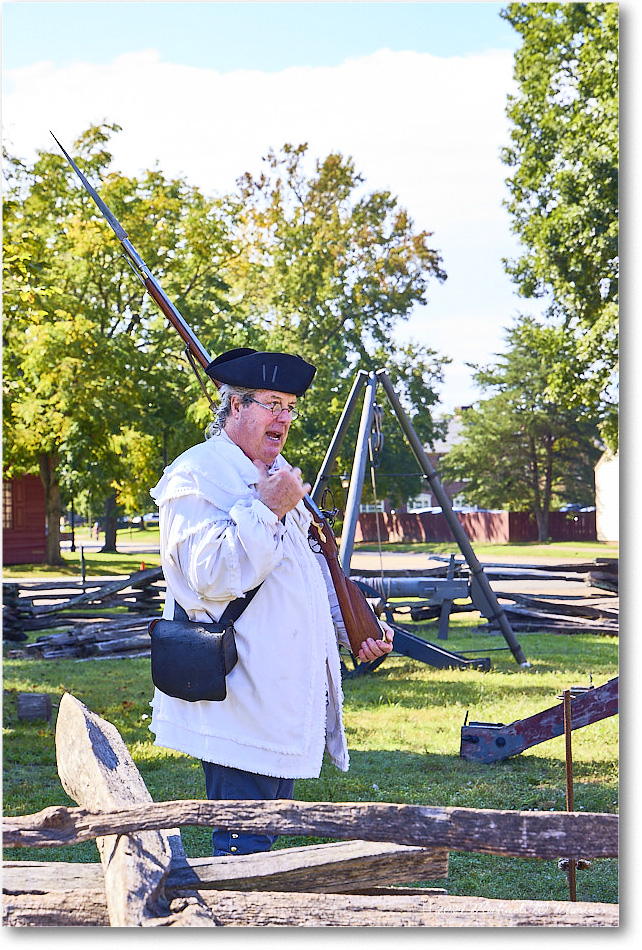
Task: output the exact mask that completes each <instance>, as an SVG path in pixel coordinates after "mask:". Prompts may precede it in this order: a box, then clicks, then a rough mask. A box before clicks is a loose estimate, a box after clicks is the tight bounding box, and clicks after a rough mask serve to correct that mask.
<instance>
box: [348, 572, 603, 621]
mask: <svg viewBox="0 0 642 950" xmlns="http://www.w3.org/2000/svg"><path fill="white" fill-rule="evenodd" d="M448 569H449V567H448V565H446V564H445V563H444V564H443V566H441V565H439V566H437V567H433V568H423V569H398V570H387V571H386V575H389V576H391V577H392V576H395V577H412V576H415V577H420V576H421V577H423V576H426V577H446V576H447V571H448ZM451 569H452V568H451ZM454 572H455V576H457V577H461V576H463V574H465V573H466V566H465V564H464V563H462V562H459V563H457V564H456V565H455V569H454ZM360 573H361V574H362V575H363V576H364V577H368V576H373V577H374V576H378V572H377V571H374V570H362V571H360ZM484 573H485V574H486V575H487V577H488V579H489V581H491V582H492V585H493V589H494V591H495V594H496V596H497V598H498V600H499V601H500V603H501V606H502V608H503V610H504V613H505V614H506V616H507V618H508V621H509V623H510V625H511V628H512V629H513V630H515V631H535V630H538V631H546V632H547V633H567V634H578V633H591V634H595V635H597V636H618V632H619V597H618V596H617V595H618V559H617V558H598V559H596V560H595V561H589V562H571V563H562V564H524V565H515V564H487V565H484ZM502 581H523V582H524V587H525V588H526V587H527V586H528V584H529V583H530V582H536V583H538V584H539V583H540V582H549V581H550V582H551V586H552V585H553V583H555V584H556V587H557V588H558V590H559V587H560V582H561V585H562V586H563V583H564V582H573V583H575V584H577V582H578V581H580V582H581V581H583V582H584V584H585V585H586V586H587V588H597V589H600V590H605V591H608V592H609V593H607V594H604V593H600V592H598V591H597V590H596V592H595V593H591V592H590V591H587V595H586V596H585V597H581V598H578V597H577V596H565V595H564V593H562V592H558V593H557V594H551V595H549V594H540V595H530V594H527V593H515V592H513V591H506V590H504V591H502V590H499V589H498V588H497V586H496V585H497V584H500V583H501V582H502ZM394 607H395V608H399V607H400V612H406V613H408V614H409V616H410V619H411V620H412V621H413V622H417V623H421V622H425V621H430V620H435V619H438V618H439V616H440V612H441V607H440V606H439V605H437V606H426V605H424V604H423V603H421V602H417V603H416V604H412V603H408V604H402V605H399V604H397V603H396V602H395V604H394ZM476 609H477V608H476V607H475V605H474V604H473V603H472V602H471V601H470V600H468V601H465V602H453V603H452V605H451V606H450V612H451V613H453V614H454V613H470V612H475V611H476ZM478 630H479V632H480V633H483V632H498V633H499V627H498V625H497V623H496V622H490V623H488V624H487V625H482V626H480V627H479V628H478Z"/></svg>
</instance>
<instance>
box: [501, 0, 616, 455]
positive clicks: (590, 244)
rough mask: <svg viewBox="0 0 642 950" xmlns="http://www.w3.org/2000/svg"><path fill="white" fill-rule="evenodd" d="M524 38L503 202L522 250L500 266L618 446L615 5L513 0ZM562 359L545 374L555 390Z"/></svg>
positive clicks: (578, 394)
mask: <svg viewBox="0 0 642 950" xmlns="http://www.w3.org/2000/svg"><path fill="white" fill-rule="evenodd" d="M502 16H503V17H504V19H506V20H507V21H508V22H509V23H510V24H511V25H512V26H513V27H514V29H515V30H516V31H517V32H518V33H519V34H520V36H521V37H522V41H523V42H522V46H521V48H520V49H519V50H518V51H517V53H516V56H515V80H516V83H517V92H516V93H515V94H514V95H512V96H509V100H508V109H507V113H508V116H509V118H510V120H511V122H512V130H511V140H512V144H511V145H510V146H509V147H508V148H506V149H504V150H503V161H504V162H505V164H506V165H507V166H508V167H509V168H510V170H511V176H510V178H509V179H508V182H507V184H508V188H509V192H510V199H509V200H508V201H507V207H508V210H509V212H510V214H511V216H512V227H513V230H514V231H515V233H516V234H517V235H518V236H519V238H520V240H521V242H522V244H523V246H524V248H525V250H524V252H523V253H522V254H521V256H520V257H519V258H518V259H517V260H513V261H510V262H507V265H506V266H507V271H508V273H509V274H510V275H511V277H512V278H513V280H514V281H515V282H516V284H517V286H518V287H519V291H520V294H521V295H522V296H523V297H525V298H543V299H545V300H546V301H547V303H548V313H549V315H550V316H551V317H554V318H557V320H558V322H559V321H561V322H563V323H564V325H565V326H566V327H568V328H569V329H570V330H571V331H573V333H572V337H569V342H570V345H571V348H572V350H573V352H574V354H575V356H574V358H577V359H578V360H579V361H580V362H581V373H580V374H579V375H578V377H577V380H576V385H575V387H574V391H573V392H570V391H569V390H568V388H567V389H566V396H567V398H574V401H575V404H576V406H578V407H579V405H584V404H586V403H587V402H589V403H590V404H591V405H592V406H593V407H594V408H595V409H596V410H597V409H599V411H600V414H601V430H602V435H603V438H604V439H605V441H606V442H607V444H609V445H610V447H611V448H615V447H616V446H617V365H618V352H617V347H618V322H617V321H618V309H617V302H618V271H619V258H618V162H619V144H618V36H619V29H618V5H617V4H615V3H511V4H509V5H508V6H507V7H506V8H505V9H504V10H503V11H502ZM567 370H568V367H567V364H566V361H564V360H563V361H562V362H561V364H560V372H559V373H553V374H552V375H551V379H550V383H549V385H550V387H551V391H552V393H554V394H555V395H556V396H557V397H558V398H559V395H560V391H561V388H563V387H564V385H565V384H564V383H563V382H562V381H561V377H562V376H563V375H564V374H565V373H567Z"/></svg>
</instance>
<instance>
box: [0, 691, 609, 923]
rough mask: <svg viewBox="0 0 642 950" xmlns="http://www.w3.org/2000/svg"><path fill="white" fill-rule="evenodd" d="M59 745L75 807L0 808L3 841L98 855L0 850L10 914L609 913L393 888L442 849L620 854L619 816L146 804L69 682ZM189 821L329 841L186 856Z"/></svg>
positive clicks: (438, 857) (24, 919) (452, 918)
mask: <svg viewBox="0 0 642 950" xmlns="http://www.w3.org/2000/svg"><path fill="white" fill-rule="evenodd" d="M56 756H57V763H58V772H59V776H60V780H61V782H62V785H63V788H64V789H65V791H66V792H67V794H68V795H69V796H70V797H71V798H72V799H73V800H74V801H76V802H77V803H78V806H79V807H75V808H74V807H66V806H60V807H58V806H54V807H50V808H46V809H44V810H43V811H41V812H39V813H37V814H35V815H27V816H19V817H8V818H5V819H4V820H3V838H4V846H5V847H20V846H31V847H51V846H59V845H71V844H75V843H79V842H82V841H87V840H91V839H95V840H96V844H97V847H98V851H99V854H100V859H101V864H100V865H98V864H79V863H66V862H33V861H29V862H20V861H6V862H4V870H3V920H4V923H5V925H7V926H16V927H21V926H22V927H24V926H41V927H47V926H49V927H71V926H80V927H89V926H94V927H109V926H111V927H153V926H168V927H176V926H178V927H184V926H190V927H215V926H231V927H261V926H272V927H293V926H297V927H321V926H336V927H345V926H351V927H354V926H368V927H513V926H515V927H524V926H543V927H554V926H562V927H573V926H577V927H617V926H618V905H616V904H607V903H592V902H582V901H577V902H571V901H568V902H567V901H538V900H494V899H488V898H479V897H460V896H449V895H448V894H447V893H445V890H444V889H441V888H433V889H430V888H419V887H399V886H397V885H400V884H406V883H408V882H417V881H427V880H441V879H443V878H447V875H448V856H449V852H450V851H465V852H478V853H483V854H494V855H502V856H505V857H519V858H533V859H540V860H557V859H559V858H568V859H582V858H583V859H587V858H589V859H590V858H612V857H616V856H617V853H618V818H617V816H616V815H607V814H587V813H584V812H514V811H496V810H485V809H472V808H443V807H432V806H418V805H403V804H386V803H381V802H376V803H369V802H353V803H334V802H303V801H276V802H247V801H229V802H228V801H220V802H219V801H214V802H212V801H174V802H153V800H152V798H151V795H150V793H149V791H148V789H147V787H146V785H145V783H144V781H143V779H142V776H141V775H140V773H139V771H138V769H137V768H136V766H135V764H134V762H133V760H132V758H131V756H130V754H129V752H128V750H127V748H126V746H125V744H124V742H123V740H122V738H121V736H120V734H119V732H118V730H117V729H116V728H115V727H114V726H113V725H111V724H110V723H108V722H106V721H105V720H103V719H101V718H100V717H98V716H97V715H96V714H95V713H93V712H91V711H90V710H89V709H87V707H86V706H84V705H83V703H81V702H80V701H79V700H78V699H76V698H75V697H73V696H72V695H70V694H69V693H66V694H64V695H63V697H62V700H61V703H60V708H59V712H58V719H57V723H56ZM186 825H193V826H208V827H227V828H235V829H241V830H245V831H254V832H259V833H274V834H287V835H295V834H296V835H305V836H319V837H329V838H333V839H338V840H335V841H332V842H331V843H329V844H318V845H312V846H308V847H301V848H283V849H281V850H277V851H271V852H266V853H262V854H253V855H244V856H234V857H232V856H230V857H216V858H202V859H191V858H187V856H186V854H185V851H184V848H183V845H182V841H181V835H180V826H186ZM320 894H323V899H322V900H319V895H320Z"/></svg>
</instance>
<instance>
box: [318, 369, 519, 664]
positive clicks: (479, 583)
mask: <svg viewBox="0 0 642 950" xmlns="http://www.w3.org/2000/svg"><path fill="white" fill-rule="evenodd" d="M379 383H381V385H382V387H383V389H384V392H385V394H386V396H387V397H388V402H389V403H390V405H391V407H392V409H393V411H394V413H395V415H396V417H397V419H398V421H399V424H400V426H401V429H402V431H403V433H404V435H405V437H406V439H407V440H408V443H409V445H410V448H411V450H412V452H413V454H414V456H415V459H416V460H417V462H418V464H419V467H420V469H421V471H422V472H423V474H424V476H425V477H426V479H427V480H428V482H429V484H430V487H431V490H432V492H433V494H434V495H435V497H436V499H437V501H438V503H439V505H440V507H441V510H442V513H443V515H444V517H445V519H446V522H447V524H448V526H449V528H450V530H451V532H452V535H453V537H454V539H455V541H456V542H457V544H458V546H459V549H460V551H461V553H462V554H463V556H464V558H465V559H466V561H467V563H468V566H469V568H470V571H471V581H470V596H471V600H472V601H473V603H474V605H475V606H476V607H477V609H478V610H479V611H480V612H481V613H482V614H483V616H485V617H486V618H487V619H488V620H492V621H495V622H496V623H497V624H498V626H499V628H500V630H501V632H502V634H503V636H504V639H505V640H506V643H507V644H508V646H509V647H510V650H511V652H512V654H513V656H514V657H515V660H516V661H517V663H519V665H520V666H523V667H528V666H530V663H529V662H528V660H527V659H526V657H525V656H524V653H523V651H522V648H521V646H520V645H519V643H518V642H517V639H516V637H515V634H514V632H513V630H512V628H511V625H510V623H509V621H508V618H507V617H506V614H505V613H504V611H503V609H502V607H501V605H500V604H499V602H498V600H497V597H496V596H495V593H494V591H493V590H492V588H491V586H490V583H489V580H488V578H487V577H486V575H485V573H484V569H483V567H482V565H481V564H480V563H479V561H478V559H477V557H476V555H475V552H474V551H473V548H472V545H471V543H470V541H469V539H468V537H467V535H466V533H465V531H464V529H463V526H462V524H461V522H460V521H459V518H458V517H457V515H456V514H455V512H454V511H453V507H452V504H451V501H450V498H449V497H448V495H447V493H446V491H445V490H444V488H443V486H442V484H441V481H440V479H439V476H438V474H437V472H436V471H435V469H434V467H433V465H432V464H431V462H430V459H429V458H428V456H427V455H426V453H425V451H424V448H423V446H422V444H421V442H420V440H419V438H418V436H417V433H416V432H415V430H414V428H413V426H412V424H411V422H410V419H409V418H408V416H407V415H406V413H405V412H404V410H403V407H402V406H401V403H400V402H399V399H398V398H397V394H396V393H395V391H394V389H393V386H392V383H391V381H390V379H389V377H388V375H387V373H386V372H385V370H383V369H380V370H377V371H376V372H372V373H366V372H365V371H364V370H360V371H359V372H358V374H357V376H356V378H355V380H354V383H353V385H352V389H351V391H350V394H349V396H348V399H347V400H346V404H345V406H344V409H343V412H342V414H341V417H340V419H339V422H338V424H337V427H336V429H335V432H334V436H333V437H332V440H331V442H330V446H329V448H328V451H327V453H326V456H325V458H324V460H323V463H322V465H321V469H320V470H319V474H318V476H317V480H316V482H315V484H314V487H313V489H312V492H311V494H312V498H313V500H314V501H315V502H316V503H317V504H319V503H320V501H321V498H322V496H323V493H324V491H325V489H326V487H327V486H328V482H329V480H330V477H331V474H332V469H333V467H334V463H335V461H336V458H337V455H338V453H339V451H340V448H341V445H342V443H343V440H344V438H345V434H346V432H347V429H348V426H349V424H350V421H351V419H352V416H353V415H354V411H355V409H356V407H357V404H358V401H359V397H360V395H361V391H362V390H363V389H364V387H366V393H365V397H364V400H363V407H362V411H361V421H360V424H359V432H358V436H357V445H356V451H355V456H354V462H353V467H352V475H351V478H350V488H349V491H348V498H347V502H346V511H345V517H344V521H343V531H342V535H341V546H340V549H339V558H340V561H341V565H342V567H343V570H344V573H345V574H346V576H349V575H350V562H351V560H352V552H353V548H354V538H355V532H356V527H357V519H358V517H359V506H360V503H361V495H362V492H363V483H364V478H365V470H366V462H367V456H368V440H369V438H370V434H371V432H372V427H373V420H374V415H375V406H376V402H375V400H376V394H377V387H378V385H379ZM404 633H405V632H404V631H403V630H401V629H400V628H398V627H395V648H397V647H398V646H400V645H401V644H400V643H399V641H400V640H401V641H405V639H406V638H407V637H410V635H409V634H405V636H404ZM412 639H414V640H417V641H418V639H419V638H412ZM422 642H423V641H422ZM432 650H437V651H438V652H442V653H443V652H444V651H439V648H436V647H432ZM397 652H399V650H397ZM404 652H405V651H404ZM422 652H423V651H422ZM408 655H411V656H412V655H415V653H413V652H410V651H409V652H408ZM430 655H431V654H428V655H426V656H423V655H421V656H420V655H417V659H425V661H426V662H429V663H430V662H432V661H431V659H430V658H429V656H430ZM376 662H377V661H375V663H376ZM437 665H443V664H441V663H438V664H437Z"/></svg>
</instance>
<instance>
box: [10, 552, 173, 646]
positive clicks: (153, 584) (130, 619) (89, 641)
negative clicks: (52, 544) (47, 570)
mask: <svg viewBox="0 0 642 950" xmlns="http://www.w3.org/2000/svg"><path fill="white" fill-rule="evenodd" d="M3 593H4V603H3V625H4V631H3V633H4V638H5V639H7V640H14V641H24V640H26V639H27V633H28V632H29V631H34V630H40V629H48V630H50V629H52V628H64V632H62V633H47V634H43V635H42V636H40V637H38V638H37V639H36V640H35V641H34V642H31V643H28V644H26V645H25V646H24V647H23V650H24V652H25V654H27V655H29V654H31V655H36V656H38V657H40V658H43V659H57V658H61V657H80V658H86V657H90V656H94V657H96V656H98V657H99V656H113V655H117V656H147V655H149V649H150V642H149V636H148V634H147V626H148V624H149V622H150V620H152V619H153V618H154V617H158V615H159V613H160V612H161V610H162V606H163V600H164V596H165V582H164V579H163V572H162V569H161V568H160V567H157V568H151V569H148V570H142V571H136V572H135V573H133V574H131V575H129V576H127V577H123V578H118V579H116V580H104V579H91V580H90V581H89V582H87V583H86V584H85V587H84V588H83V587H82V586H81V585H80V583H78V582H75V581H49V582H47V581H39V582H35V583H26V582H21V584H20V585H18V584H14V583H12V584H4V585H3ZM115 607H121V608H122V607H125V608H126V609H127V613H126V614H123V613H122V612H121V613H110V611H113V608H115Z"/></svg>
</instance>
